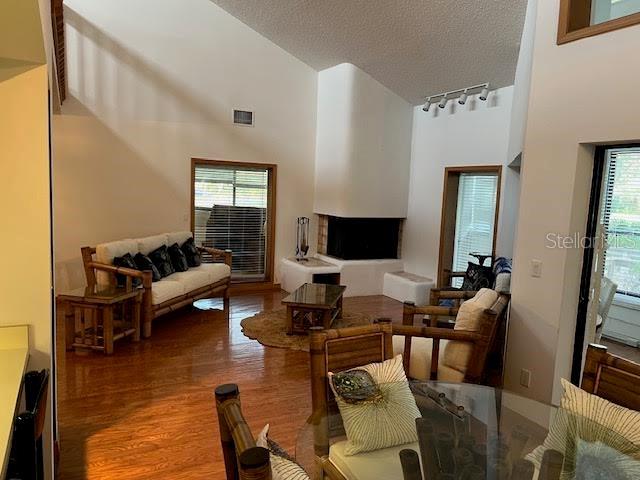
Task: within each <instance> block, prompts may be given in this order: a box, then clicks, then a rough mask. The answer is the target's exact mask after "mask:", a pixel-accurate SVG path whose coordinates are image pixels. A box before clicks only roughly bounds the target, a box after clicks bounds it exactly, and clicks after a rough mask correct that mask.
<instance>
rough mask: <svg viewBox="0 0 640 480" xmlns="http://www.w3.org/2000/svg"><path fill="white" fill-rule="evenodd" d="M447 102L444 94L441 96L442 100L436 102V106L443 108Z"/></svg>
mask: <svg viewBox="0 0 640 480" xmlns="http://www.w3.org/2000/svg"><path fill="white" fill-rule="evenodd" d="M447 102H448V99H447V96H446V95H444V96H443V97H442V100H440V103H438V106H439V107H440V108H444V107H446V106H447Z"/></svg>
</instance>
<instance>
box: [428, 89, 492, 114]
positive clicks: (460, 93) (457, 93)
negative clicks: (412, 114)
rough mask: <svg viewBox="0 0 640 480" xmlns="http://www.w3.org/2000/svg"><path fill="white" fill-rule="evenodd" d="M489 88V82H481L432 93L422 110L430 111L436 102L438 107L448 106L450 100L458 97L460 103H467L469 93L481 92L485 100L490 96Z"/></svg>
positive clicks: (480, 97) (481, 98) (481, 97)
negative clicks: (435, 93)
mask: <svg viewBox="0 0 640 480" xmlns="http://www.w3.org/2000/svg"><path fill="white" fill-rule="evenodd" d="M489 88H490V85H489V83H481V84H479V85H474V86H472V87H467V88H459V89H458V90H451V91H450V92H444V93H439V94H437V95H431V96H429V97H427V98H426V100H425V102H424V106H423V107H422V110H423V111H425V112H428V111H429V109H430V108H431V105H433V104H434V103H437V104H438V107H440V108H444V107H446V106H447V102H448V101H449V100H454V99H456V98H457V99H458V103H459V104H460V105H464V104H465V103H467V98H469V95H473V94H475V93H479V95H478V98H479V99H480V100H482V101H483V102H485V101H486V100H487V98H488V97H489ZM438 100H440V101H438Z"/></svg>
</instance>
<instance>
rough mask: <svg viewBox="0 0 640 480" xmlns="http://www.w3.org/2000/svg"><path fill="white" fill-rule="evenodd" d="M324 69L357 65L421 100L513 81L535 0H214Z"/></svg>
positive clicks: (408, 96)
mask: <svg viewBox="0 0 640 480" xmlns="http://www.w3.org/2000/svg"><path fill="white" fill-rule="evenodd" d="M212 1H213V2H214V3H216V4H217V5H219V6H220V7H222V8H223V9H225V10H226V11H227V12H229V13H230V14H231V15H233V16H234V17H236V18H238V19H239V20H241V21H242V22H244V23H245V24H247V25H248V26H250V27H251V28H253V29H254V30H256V31H257V32H259V33H261V34H262V35H264V36H265V37H267V38H268V39H270V40H271V41H273V42H274V43H276V44H277V45H279V46H280V47H282V48H283V49H285V50H286V51H288V52H289V53H291V54H292V55H294V56H296V57H297V58H299V59H300V60H302V61H303V62H305V63H307V64H308V65H310V66H311V67H313V68H315V69H316V70H323V69H325V68H328V67H332V66H334V65H337V64H339V63H344V62H349V63H353V64H354V65H356V66H358V67H360V68H361V69H363V70H364V71H366V72H367V73H369V74H370V75H371V76H373V77H374V78H375V79H376V80H378V81H379V82H380V83H382V84H384V85H386V86H387V87H388V88H390V89H391V90H392V91H394V92H396V93H397V94H399V95H401V96H402V97H404V98H405V99H406V100H408V101H409V102H411V103H413V104H418V103H421V100H422V99H423V98H424V97H425V96H427V95H430V94H436V93H439V92H442V91H445V90H453V89H456V88H461V87H465V86H471V85H472V84H477V83H484V82H490V83H491V85H492V86H493V87H503V86H507V85H511V84H513V79H514V75H515V70H516V62H517V58H518V51H519V46H520V37H521V34H522V26H523V22H524V15H525V9H526V4H527V0H212Z"/></svg>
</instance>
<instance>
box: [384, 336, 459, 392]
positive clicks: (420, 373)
mask: <svg viewBox="0 0 640 480" xmlns="http://www.w3.org/2000/svg"><path fill="white" fill-rule="evenodd" d="M404 339H405V337H404V336H403V335H394V336H393V354H394V355H402V354H403V353H404ZM448 342H449V341H448V340H440V350H439V354H438V380H440V381H441V382H455V383H459V382H462V381H463V380H464V373H463V372H459V371H458V370H455V369H453V368H451V367H448V366H447V365H445V364H444V360H443V359H444V351H445V349H446V347H447V343H448ZM432 349H433V340H432V339H431V338H422V337H415V338H414V339H413V340H412V341H411V359H410V360H409V371H408V372H407V375H408V376H409V377H411V378H414V379H416V380H425V381H426V380H430V374H431V352H432Z"/></svg>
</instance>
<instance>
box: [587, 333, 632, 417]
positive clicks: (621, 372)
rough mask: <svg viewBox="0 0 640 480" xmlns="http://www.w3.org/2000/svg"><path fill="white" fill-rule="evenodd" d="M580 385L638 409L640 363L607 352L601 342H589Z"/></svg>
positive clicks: (624, 405) (594, 393)
mask: <svg viewBox="0 0 640 480" xmlns="http://www.w3.org/2000/svg"><path fill="white" fill-rule="evenodd" d="M581 388H582V389H583V390H585V391H587V392H589V393H591V394H593V395H597V396H599V397H602V398H604V399H606V400H609V401H610V402H613V403H616V404H618V405H621V406H623V407H626V408H630V409H632V410H638V411H640V364H638V363H635V362H632V361H630V360H627V359H625V358H622V357H619V356H617V355H613V354H611V353H609V352H608V351H607V347H605V346H604V345H596V344H590V345H589V346H588V347H587V358H586V361H585V365H584V373H583V374H582V384H581Z"/></svg>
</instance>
